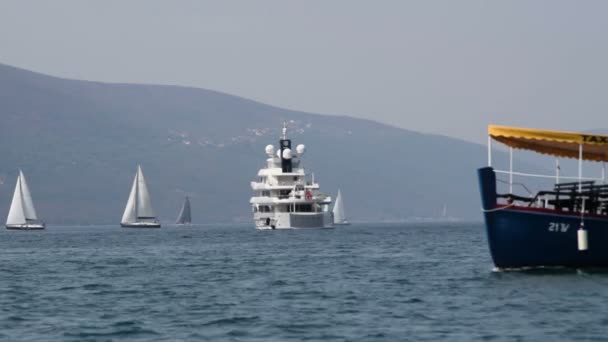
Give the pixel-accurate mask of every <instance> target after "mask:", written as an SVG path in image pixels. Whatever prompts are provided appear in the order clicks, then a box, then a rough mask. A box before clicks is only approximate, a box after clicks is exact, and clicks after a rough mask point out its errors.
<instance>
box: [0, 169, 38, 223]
mask: <svg viewBox="0 0 608 342" xmlns="http://www.w3.org/2000/svg"><path fill="white" fill-rule="evenodd" d="M44 227H45V225H44V222H42V221H40V220H38V216H37V215H36V209H35V208H34V202H33V201H32V194H31V193H30V188H29V187H28V186H27V181H26V180H25V176H24V175H23V172H22V171H21V170H19V176H18V177H17V185H16V186H15V193H14V194H13V201H12V202H11V208H10V209H9V211H8V217H7V219H6V229H23V230H26V229H44Z"/></svg>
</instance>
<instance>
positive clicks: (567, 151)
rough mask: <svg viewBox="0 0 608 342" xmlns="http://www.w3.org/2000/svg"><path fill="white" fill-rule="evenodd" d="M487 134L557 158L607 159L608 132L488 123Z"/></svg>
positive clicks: (516, 145)
mask: <svg viewBox="0 0 608 342" xmlns="http://www.w3.org/2000/svg"><path fill="white" fill-rule="evenodd" d="M488 135H489V136H490V137H492V139H494V140H496V141H499V142H501V143H503V144H505V145H507V146H509V147H512V148H517V149H523V150H530V151H535V152H538V153H543V154H550V155H553V156H556V157H564V158H577V159H578V158H579V153H580V150H579V149H580V146H582V150H583V151H582V152H583V160H593V161H608V135H600V134H588V133H577V132H565V131H550V130H542V129H531V128H520V127H507V126H496V125H490V126H488Z"/></svg>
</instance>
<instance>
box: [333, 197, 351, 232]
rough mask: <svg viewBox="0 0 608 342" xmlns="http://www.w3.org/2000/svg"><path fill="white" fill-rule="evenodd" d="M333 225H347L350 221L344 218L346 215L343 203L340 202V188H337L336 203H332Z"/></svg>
mask: <svg viewBox="0 0 608 342" xmlns="http://www.w3.org/2000/svg"><path fill="white" fill-rule="evenodd" d="M333 214H334V225H343V226H346V225H349V224H350V223H349V222H348V220H346V215H345V214H344V203H343V202H342V193H341V192H340V189H338V196H337V197H336V203H334V210H333Z"/></svg>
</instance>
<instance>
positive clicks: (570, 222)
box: [478, 167, 608, 269]
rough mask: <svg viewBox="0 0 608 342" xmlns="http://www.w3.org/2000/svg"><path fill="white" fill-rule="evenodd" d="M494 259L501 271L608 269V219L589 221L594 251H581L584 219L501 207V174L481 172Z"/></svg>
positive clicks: (543, 211)
mask: <svg viewBox="0 0 608 342" xmlns="http://www.w3.org/2000/svg"><path fill="white" fill-rule="evenodd" d="M478 177H479V188H480V192H481V200H482V208H483V209H484V219H485V226H486V233H487V237H488V244H489V247H490V254H491V255H492V260H493V261H494V265H496V267H498V268H500V269H510V268H528V267H532V268H535V267H573V268H583V267H608V249H606V248H604V246H607V245H608V218H607V217H605V216H599V215H597V216H586V217H585V219H584V223H585V229H586V230H587V234H588V245H589V248H588V250H586V251H579V250H578V245H577V243H578V240H577V230H578V228H579V226H580V224H581V218H580V216H579V215H580V214H578V213H572V214H570V213H564V212H558V211H555V210H553V209H542V208H530V207H521V206H508V205H499V204H497V200H496V198H497V196H496V175H495V173H494V170H493V169H492V168H490V167H485V168H481V169H479V170H478Z"/></svg>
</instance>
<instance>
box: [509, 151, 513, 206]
mask: <svg viewBox="0 0 608 342" xmlns="http://www.w3.org/2000/svg"><path fill="white" fill-rule="evenodd" d="M509 193H510V194H512V193H513V147H509Z"/></svg>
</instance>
